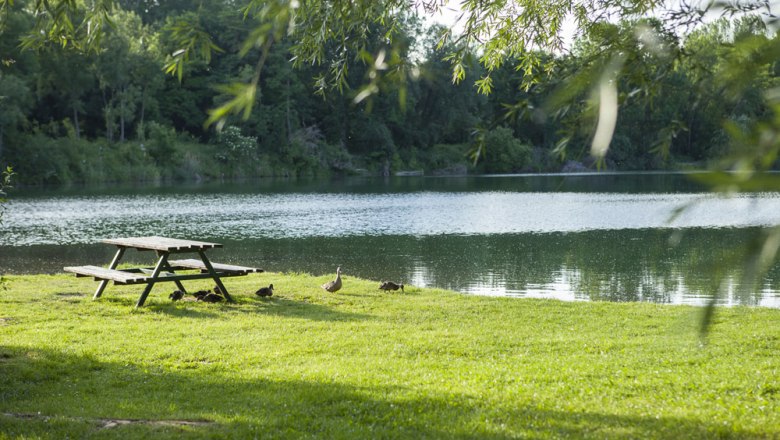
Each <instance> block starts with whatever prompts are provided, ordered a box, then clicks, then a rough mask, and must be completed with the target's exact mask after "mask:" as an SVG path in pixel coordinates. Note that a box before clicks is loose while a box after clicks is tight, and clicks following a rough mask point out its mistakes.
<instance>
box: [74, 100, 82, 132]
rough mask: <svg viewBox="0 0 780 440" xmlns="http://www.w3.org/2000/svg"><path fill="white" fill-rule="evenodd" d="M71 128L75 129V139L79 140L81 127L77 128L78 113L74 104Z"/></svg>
mask: <svg viewBox="0 0 780 440" xmlns="http://www.w3.org/2000/svg"><path fill="white" fill-rule="evenodd" d="M73 128H75V129H76V139H81V127H79V112H78V110H76V104H75V103H74V104H73Z"/></svg>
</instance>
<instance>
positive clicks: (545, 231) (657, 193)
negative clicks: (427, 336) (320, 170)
mask: <svg viewBox="0 0 780 440" xmlns="http://www.w3.org/2000/svg"><path fill="white" fill-rule="evenodd" d="M11 196H12V197H11V201H10V203H9V204H8V205H7V208H8V209H7V211H6V213H5V215H4V217H3V223H2V225H0V273H58V272H61V269H62V267H63V266H66V265H81V264H96V265H102V264H106V263H107V262H108V261H109V260H110V259H111V256H112V255H113V252H114V248H113V247H112V246H108V245H102V244H98V243H97V242H98V241H99V240H100V239H101V238H107V237H118V236H134V235H163V236H173V237H181V238H191V239H201V240H207V241H217V242H220V243H223V244H224V245H225V248H224V249H217V250H214V251H213V252H212V253H211V254H210V255H212V258H213V260H215V261H220V262H226V263H236V264H245V265H257V266H259V267H263V268H264V269H266V270H268V271H273V272H290V271H293V272H308V273H313V274H317V275H320V274H325V273H333V272H334V271H335V268H336V266H339V265H340V266H341V267H342V271H343V274H344V275H345V277H346V278H345V280H346V281H347V282H348V279H349V276H358V277H363V278H369V279H375V280H384V279H391V280H395V281H399V282H403V283H405V284H409V285H414V286H419V287H443V288H449V289H453V290H457V291H460V292H464V293H469V294H480V295H503V296H518V297H528V296H530V297H543V298H557V299H562V300H609V301H653V302H660V303H674V304H683V303H684V304H703V303H705V302H706V301H707V299H708V298H710V297H711V296H712V295H713V293H714V292H721V294H720V295H719V303H720V304H724V305H736V304H745V305H761V306H768V307H780V265H778V264H775V266H774V267H773V268H772V269H771V270H770V271H769V273H768V274H767V276H766V277H764V279H763V280H762V282H761V283H759V285H758V286H753V287H752V288H750V289H744V288H741V287H742V286H741V285H740V278H741V271H740V269H739V266H738V265H736V264H731V261H732V260H734V259H737V260H739V258H740V255H741V254H740V253H741V252H745V249H746V248H747V247H748V245H749V244H750V243H751V242H753V241H754V240H756V239H760V236H761V234H762V233H763V232H762V228H763V227H766V226H774V225H778V224H780V193H774V192H765V193H753V194H742V195H739V196H735V197H729V198H726V197H719V196H715V195H711V194H708V193H707V192H706V190H705V189H703V188H701V187H699V186H697V185H696V184H695V183H693V182H692V181H691V180H690V179H689V178H688V177H687V176H685V175H681V174H596V175H573V176H572V175H568V176H564V175H546V176H539V175H534V176H490V177H441V178H439V177H405V178H389V179H367V178H354V179H341V180H336V181H327V182H323V181H278V180H277V181H270V180H269V181H252V182H245V183H241V184H222V185H217V184H209V185H196V186H183V187H175V188H171V187H168V188H166V187H156V188H155V187H139V188H102V189H81V190H39V191H27V192H22V193H15V194H12V195H11ZM152 257H153V256H151V255H150V254H148V253H132V252H130V253H129V255H128V257H127V258H126V260H129V261H136V262H139V263H144V262H146V263H151V258H152ZM716 274H719V276H716ZM347 286H348V284H347Z"/></svg>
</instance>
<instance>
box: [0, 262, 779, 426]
mask: <svg viewBox="0 0 780 440" xmlns="http://www.w3.org/2000/svg"><path fill="white" fill-rule="evenodd" d="M331 278H332V276H325V277H313V276H310V275H306V274H279V273H267V274H257V275H251V276H247V277H240V278H230V279H226V281H225V283H226V285H227V286H228V288H229V289H230V290H231V293H232V294H233V296H234V297H235V299H236V300H237V302H236V303H235V304H224V303H220V304H207V303H200V302H185V301H182V302H176V303H172V302H171V301H170V300H168V294H169V293H170V292H171V291H172V290H173V284H172V283H164V284H162V285H159V286H157V287H155V289H154V290H153V292H152V294H151V295H150V296H149V299H148V300H147V303H146V305H145V306H144V307H143V308H141V309H138V310H135V309H134V305H135V302H136V300H137V299H138V296H139V294H140V291H141V290H142V286H114V285H110V286H109V287H108V288H107V289H106V292H105V293H104V295H103V297H102V298H100V299H98V300H96V301H93V300H92V298H91V297H92V292H93V291H94V289H95V287H96V286H97V283H96V282H94V281H92V280H91V279H88V278H78V279H77V278H75V277H73V276H68V275H54V276H51V275H36V276H9V277H6V279H7V283H6V288H5V290H0V438H57V439H59V438H66V437H69V438H123V439H124V438H139V437H147V438H187V437H191V438H254V437H257V438H345V439H346V438H349V439H351V438H415V439H417V438H487V439H503V438H594V439H604V438H607V439H608V438H616V439H617V438H620V439H623V438H663V439H672V438H686V439H689V438H713V437H715V438H730V437H731V438H780V310H776V309H766V308H747V307H738V308H722V309H718V311H717V314H716V316H715V320H714V324H713V326H712V327H711V331H710V334H709V336H708V338H707V343H706V344H702V343H701V339H700V338H699V334H698V323H699V316H700V313H701V309H699V308H695V307H687V306H668V305H655V304H641V303H631V304H616V303H602V302H592V303H589V302H577V303H570V302H560V301H548V300H535V299H512V298H490V297H474V296H466V295H461V294H457V293H453V292H448V291H443V290H435V289H419V288H414V287H409V288H407V291H406V293H400V291H399V292H396V293H385V292H383V291H380V290H378V289H377V287H378V282H377V281H368V280H359V279H355V278H352V277H349V276H346V277H344V288H343V289H342V291H340V292H338V293H328V292H325V291H323V290H322V289H320V288H319V285H320V284H322V283H323V282H325V281H328V280H329V279H331ZM269 283H273V284H274V286H275V287H276V290H275V294H274V296H273V297H272V298H265V299H263V298H259V297H256V296H255V295H254V294H253V292H254V291H255V290H256V289H257V288H259V287H261V286H266V285H268V284H269ZM187 287H188V288H189V289H190V290H191V291H194V290H197V289H200V288H210V287H212V286H211V285H209V284H205V283H198V282H190V283H189V284H188V285H187Z"/></svg>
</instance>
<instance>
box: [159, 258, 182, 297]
mask: <svg viewBox="0 0 780 440" xmlns="http://www.w3.org/2000/svg"><path fill="white" fill-rule="evenodd" d="M163 269H165V270H167V271H168V272H174V270H173V267H171V265H170V264H168V260H167V259H166V261H165V267H164V268H163ZM173 282H174V283H176V287H178V288H179V290H181V291H182V292H184V294H186V293H187V289H185V288H184V285H183V284H182V283H181V281H179V280H174V281H173Z"/></svg>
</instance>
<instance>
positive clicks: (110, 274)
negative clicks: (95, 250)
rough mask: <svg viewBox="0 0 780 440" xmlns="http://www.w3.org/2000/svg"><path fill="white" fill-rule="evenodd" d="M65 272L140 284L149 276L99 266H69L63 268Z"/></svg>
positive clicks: (122, 282) (116, 281)
mask: <svg viewBox="0 0 780 440" xmlns="http://www.w3.org/2000/svg"><path fill="white" fill-rule="evenodd" d="M63 270H65V272H72V273H75V274H76V276H81V277H93V278H95V279H96V280H111V281H113V282H114V283H116V284H140V283H145V282H147V280H148V279H149V277H147V276H145V275H138V274H134V273H130V272H125V271H121V270H115V269H106V268H105V267H99V266H69V267H65V268H63Z"/></svg>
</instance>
